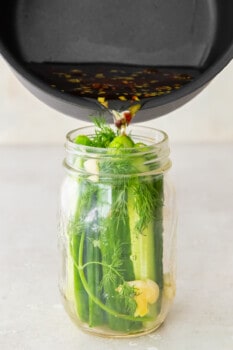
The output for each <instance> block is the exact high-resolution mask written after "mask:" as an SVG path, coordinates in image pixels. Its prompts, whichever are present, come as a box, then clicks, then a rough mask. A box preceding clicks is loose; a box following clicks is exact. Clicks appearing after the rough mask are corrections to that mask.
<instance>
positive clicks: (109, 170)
mask: <svg viewBox="0 0 233 350" xmlns="http://www.w3.org/2000/svg"><path fill="white" fill-rule="evenodd" d="M128 131H129V134H130V137H131V138H132V139H133V140H134V142H135V143H136V144H137V147H134V148H128V149H123V150H122V149H114V148H113V149H110V148H105V149H104V148H94V147H90V146H84V145H78V144H76V143H75V142H74V140H75V138H76V137H77V136H78V135H83V134H86V135H88V136H89V137H90V138H92V136H93V135H94V132H95V131H94V127H92V126H91V127H89V126H88V127H84V128H80V129H77V130H74V131H71V132H70V133H68V135H67V139H66V145H65V149H66V157H65V160H64V168H65V173H66V177H65V179H64V182H63V185H62V189H61V204H60V215H59V217H60V225H59V228H60V229H59V247H60V253H61V257H62V259H61V273H60V282H59V285H60V291H61V295H62V298H63V302H64V306H65V309H66V310H67V313H68V314H69V316H70V317H71V318H72V320H73V321H74V322H75V323H76V324H77V325H78V327H80V328H81V329H83V330H85V331H88V332H91V333H95V334H97V335H102V336H110V337H129V336H136V335H142V334H145V333H149V332H152V331H153V330H155V329H156V328H158V327H159V326H160V325H161V324H162V323H163V321H164V320H165V318H166V316H167V313H168V311H169V309H170V306H171V305H172V302H173V299H174V297H175V291H176V287H175V270H176V259H175V250H176V249H175V248H176V244H175V233H176V208H175V193H174V190H173V186H172V184H171V182H170V180H169V179H168V171H169V169H170V167H171V161H170V159H169V153H170V152H169V142H168V136H167V135H166V133H164V132H163V131H160V130H156V129H152V128H147V127H142V126H134V125H133V126H130V127H129V130H128Z"/></svg>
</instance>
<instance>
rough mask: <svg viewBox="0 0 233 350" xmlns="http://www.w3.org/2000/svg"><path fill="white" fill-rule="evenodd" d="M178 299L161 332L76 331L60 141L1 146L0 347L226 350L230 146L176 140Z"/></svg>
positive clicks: (231, 272)
mask: <svg viewBox="0 0 233 350" xmlns="http://www.w3.org/2000/svg"><path fill="white" fill-rule="evenodd" d="M172 151H173V152H172V160H173V170H172V176H173V182H174V183H175V185H176V188H177V193H178V206H179V225H178V279H177V287H178V288H177V297H176V300H175V303H174V306H173V308H172V310H171V312H170V314H169V316H168V318H167V320H166V322H165V324H164V325H163V326H162V327H161V328H159V329H158V331H157V332H155V333H152V334H150V335H147V336H143V337H139V338H131V339H128V340H127V339H124V340H120V339H117V340H116V339H115V340H113V339H102V338H97V337H94V336H91V335H87V334H84V333H82V332H81V331H80V330H78V329H77V328H76V326H75V325H74V324H73V323H72V322H71V321H70V319H69V318H68V316H67V315H66V313H65V311H64V310H63V307H62V306H61V302H60V297H59V293H58V287H57V271H58V251H57V242H56V241H57V232H56V227H57V224H56V220H57V218H56V210H57V203H58V189H59V184H60V183H61V180H62V176H63V170H62V165H61V163H62V158H63V155H64V153H63V150H62V148H61V147H60V148H59V147H46V146H41V147H39V146H38V147H36V146H33V147H31V148H30V147H13V146H12V147H1V149H0V227H1V230H0V276H1V283H0V349H2V350H42V349H43V350H51V349H55V350H66V349H67V350H77V349H88V350H107V349H108V350H110V349H113V350H115V349H121V350H125V349H132V350H142V349H143V350H170V349H171V350H232V349H233V144H225V145H224V144H219V145H218V144H213V145H208V144H207V145H173V146H172Z"/></svg>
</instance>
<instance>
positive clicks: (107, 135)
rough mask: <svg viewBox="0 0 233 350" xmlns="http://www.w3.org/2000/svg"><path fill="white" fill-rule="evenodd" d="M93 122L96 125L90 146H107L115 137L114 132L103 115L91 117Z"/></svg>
mask: <svg viewBox="0 0 233 350" xmlns="http://www.w3.org/2000/svg"><path fill="white" fill-rule="evenodd" d="M93 123H94V124H95V126H96V129H95V136H94V137H93V138H92V146H93V147H99V148H107V147H108V146H109V144H110V143H111V142H112V140H113V139H114V138H115V137H116V135H117V134H116V132H114V130H113V129H112V128H111V127H110V126H109V125H107V123H106V120H105V119H104V118H103V117H98V118H97V117H95V118H93Z"/></svg>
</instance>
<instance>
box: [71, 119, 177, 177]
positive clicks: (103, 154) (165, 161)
mask: <svg viewBox="0 0 233 350" xmlns="http://www.w3.org/2000/svg"><path fill="white" fill-rule="evenodd" d="M95 130H96V127H95V126H93V125H89V126H84V127H81V128H78V129H75V130H72V131H70V132H69V133H68V134H67V136H66V139H67V141H66V144H65V148H66V152H67V156H66V158H65V161H64V165H65V167H66V169H67V170H68V171H71V172H72V171H75V172H77V171H78V172H79V174H81V173H86V172H85V170H83V168H82V166H81V168H80V162H79V161H77V160H78V159H82V160H83V162H86V161H89V162H92V164H93V162H97V163H98V166H99V165H100V163H102V164H103V163H104V162H105V161H107V162H108V161H110V162H116V163H115V164H117V162H118V161H119V159H121V160H122V161H124V160H125V161H126V162H131V161H132V162H133V163H132V164H136V163H137V162H142V164H145V166H146V167H148V170H145V168H144V167H140V168H137V167H136V168H135V169H133V170H132V169H131V171H136V172H135V173H133V172H130V173H129V174H128V176H132V174H134V175H138V176H145V175H150V174H159V173H163V172H165V171H167V170H168V169H169V168H170V167H171V161H170V159H169V154H170V149H169V143H168V135H167V134H166V133H165V132H164V131H161V130H158V129H155V128H150V127H147V126H141V125H131V126H130V127H128V134H129V135H130V136H131V137H132V139H133V141H136V142H139V143H143V144H144V145H145V146H142V147H131V148H124V152H120V153H119V152H117V151H116V152H114V148H98V147H93V146H86V145H81V144H76V143H75V142H74V139H75V137H76V136H78V135H87V136H89V137H91V136H94V135H95ZM115 149H116V150H117V148H115ZM135 161H136V163H134V162H135ZM106 164H108V163H106ZM95 167H96V166H95ZM95 167H94V165H93V168H95ZM140 169H141V170H140ZM105 170H106V169H105ZM118 170H119V172H118V173H106V174H105V173H104V172H98V174H99V175H101V176H107V177H109V176H110V175H111V176H112V177H115V176H116V177H119V176H123V177H126V173H125V172H124V171H125V169H118ZM88 171H89V170H88ZM91 171H93V170H91ZM121 171H122V172H121ZM90 174H92V175H97V174H94V173H90ZM84 175H85V174H84Z"/></svg>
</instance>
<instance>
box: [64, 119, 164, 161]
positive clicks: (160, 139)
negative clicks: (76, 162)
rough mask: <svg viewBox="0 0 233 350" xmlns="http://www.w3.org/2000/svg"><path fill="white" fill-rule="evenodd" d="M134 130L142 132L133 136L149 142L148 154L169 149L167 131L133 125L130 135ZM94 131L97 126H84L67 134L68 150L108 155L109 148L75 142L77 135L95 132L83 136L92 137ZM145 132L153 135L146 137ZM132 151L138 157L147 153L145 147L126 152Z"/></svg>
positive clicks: (130, 148) (129, 128)
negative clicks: (159, 149)
mask: <svg viewBox="0 0 233 350" xmlns="http://www.w3.org/2000/svg"><path fill="white" fill-rule="evenodd" d="M110 126H112V127H114V126H113V125H111V124H110ZM132 128H133V131H135V130H138V131H141V134H135V133H134V132H132V136H134V137H137V138H140V139H142V140H144V141H146V140H147V141H149V144H146V147H147V151H146V153H148V152H150V151H152V150H153V151H154V150H155V149H158V148H160V147H162V146H163V145H164V146H165V145H167V147H168V135H167V133H166V132H165V131H163V130H160V129H156V128H152V127H148V126H144V125H143V126H142V125H135V124H132V125H130V126H129V127H128V130H129V135H130V134H131V129H132ZM94 129H95V126H93V125H86V126H82V127H80V128H76V129H73V130H71V131H69V132H68V133H67V134H66V149H67V150H69V151H72V152H74V153H75V151H76V150H77V151H80V148H82V150H83V151H85V150H86V151H88V152H89V153H92V152H93V153H97V154H102V155H104V154H106V153H107V152H108V150H109V148H102V147H93V146H87V145H80V144H76V143H75V142H74V139H75V134H77V135H81V132H82V131H88V130H92V131H93V132H92V133H91V134H90V133H83V135H84V134H85V135H87V136H92V135H93V136H94ZM143 131H144V132H145V131H146V132H147V133H151V135H150V136H147V135H144V134H143V133H142V132H143ZM152 134H153V135H152ZM77 135H76V136H77ZM155 135H156V136H155ZM156 138H157V139H156ZM165 147H166V146H165ZM112 149H114V148H112ZM132 149H133V150H134V153H137V155H139V154H140V153H145V151H143V147H142V148H141V147H138V148H137V149H135V148H133V147H129V148H125V151H127V150H129V151H132ZM91 151H92V152H91ZM126 153H127V152H126ZM111 156H113V154H111Z"/></svg>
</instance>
